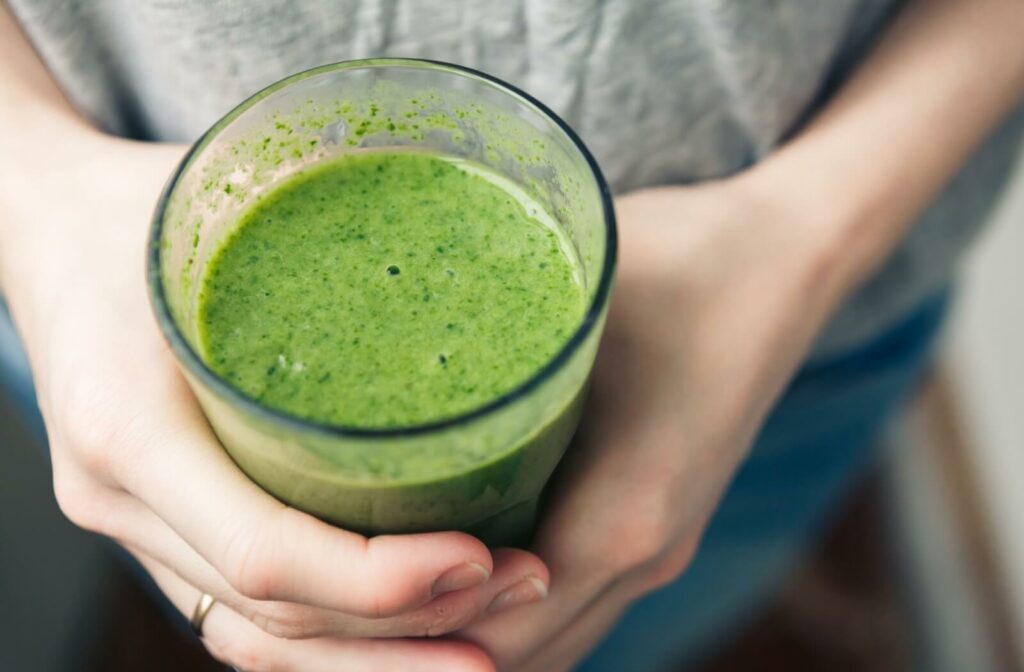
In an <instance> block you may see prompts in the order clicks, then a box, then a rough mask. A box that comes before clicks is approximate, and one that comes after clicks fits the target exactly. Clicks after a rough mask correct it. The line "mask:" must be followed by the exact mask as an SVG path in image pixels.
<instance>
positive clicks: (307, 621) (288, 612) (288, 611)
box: [250, 602, 322, 639]
mask: <svg viewBox="0 0 1024 672" xmlns="http://www.w3.org/2000/svg"><path fill="white" fill-rule="evenodd" d="M250 620H252V622H253V624H255V625H256V626H257V627H258V628H260V629H261V630H263V631H264V632H266V633H267V634H268V635H271V636H273V637H277V638H278V639H308V638H310V637H315V636H317V635H319V634H320V633H321V631H322V628H320V627H319V624H318V622H317V619H316V618H315V617H314V616H313V614H312V612H311V610H310V609H309V608H308V607H304V606H302V605H299V604H291V603H287V602H268V603H265V604H262V605H260V606H259V607H257V608H256V610H255V611H254V613H253V614H252V615H251V617H250Z"/></svg>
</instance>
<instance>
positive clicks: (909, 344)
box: [0, 292, 949, 672]
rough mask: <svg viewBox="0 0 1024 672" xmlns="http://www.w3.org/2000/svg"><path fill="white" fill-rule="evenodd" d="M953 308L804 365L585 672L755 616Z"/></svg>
mask: <svg viewBox="0 0 1024 672" xmlns="http://www.w3.org/2000/svg"><path fill="white" fill-rule="evenodd" d="M948 303H949V301H948V293H947V292H942V293H941V294H940V295H938V296H936V297H934V298H932V299H930V300H928V301H926V302H924V303H923V304H922V305H921V306H919V307H918V308H917V309H916V310H915V311H914V312H913V313H912V314H911V315H909V316H907V317H906V318H904V319H903V320H902V321H901V322H900V323H899V324H897V325H895V326H894V327H892V328H891V329H889V330H888V331H887V332H886V333H884V334H882V335H881V336H879V337H877V338H876V339H874V340H873V341H872V342H871V343H869V344H867V345H865V346H863V347H861V348H859V349H858V350H856V351H854V352H850V353H847V354H845V355H843V356H840V357H836V358H833V359H830V360H828V361H824V362H810V363H808V364H807V365H805V366H804V367H803V368H802V369H801V371H800V372H799V373H798V374H797V376H796V377H795V378H794V380H793V382H792V383H791V384H790V385H789V387H788V388H787V390H786V392H785V393H784V395H783V396H782V398H781V400H780V401H779V403H778V404H777V405H776V407H775V408H774V410H773V411H772V413H771V415H770V416H769V418H768V420H767V422H766V423H765V426H764V427H763V428H762V430H761V433H760V435H759V437H758V439H757V442H756V443H755V445H754V448H753V450H752V452H751V454H750V457H749V458H748V459H747V461H746V462H745V463H744V464H743V466H742V467H741V468H740V470H739V473H738V474H737V475H736V478H735V480H734V481H733V483H732V485H731V486H730V488H729V490H728V491H727V493H726V495H725V498H724V499H723V501H722V504H721V506H720V507H719V509H718V511H717V512H716V514H715V516H714V518H713V520H712V522H711V524H710V526H709V527H708V530H707V532H706V534H705V537H704V540H703V543H702V545H701V548H700V550H699V551H698V553H697V556H696V558H695V559H694V562H693V564H692V566H691V567H690V569H689V570H688V571H687V572H686V574H685V575H684V576H683V577H682V578H681V579H679V580H678V581H676V582H675V583H673V584H671V585H669V586H667V587H665V588H662V589H661V590H658V591H657V592H655V593H653V594H651V595H649V596H647V597H645V598H644V599H642V600H640V601H639V602H637V603H635V604H634V605H633V607H632V608H630V610H629V611H628V612H627V613H626V615H625V617H624V618H623V619H622V621H621V622H620V623H619V624H618V626H616V628H615V629H614V630H613V631H612V632H611V633H610V634H609V636H608V637H607V638H606V639H605V640H604V642H602V643H601V644H600V645H599V646H598V648H597V649H596V650H595V651H594V652H593V654H592V655H591V656H590V658H589V659H587V660H586V661H585V662H584V663H583V665H582V666H581V668H580V669H581V670H582V672H605V671H614V672H621V671H622V670H637V671H639V672H656V671H658V670H671V669H677V668H678V665H679V662H680V661H681V660H688V659H692V658H693V657H695V656H697V655H699V654H700V653H701V652H702V651H703V650H704V649H706V648H707V647H708V646H709V645H711V644H713V643H715V642H716V641H718V640H720V639H721V638H723V637H724V636H725V635H726V634H728V632H729V631H730V630H732V629H734V628H735V626H736V625H738V624H740V623H742V622H743V621H744V618H745V617H747V616H749V615H751V614H752V613H753V612H754V610H755V609H756V607H757V606H758V605H759V604H761V603H762V602H763V601H764V599H765V598H766V597H768V596H769V595H770V594H771V593H772V591H773V589H775V588H776V587H778V586H779V585H780V582H781V581H782V580H784V579H785V577H786V574H787V572H789V571H790V570H791V569H792V568H793V567H794V565H795V564H796V562H797V561H798V560H799V559H800V557H801V555H802V553H803V551H804V550H805V549H806V548H807V547H808V545H809V543H810V542H812V541H813V539H814V538H815V535H816V533H817V532H818V531H819V530H820V529H821V527H822V526H823V524H824V523H825V522H827V520H828V518H829V515H830V514H831V513H832V512H834V511H835V509H836V506H837V504H838V503H840V501H841V500H842V498H843V495H844V494H845V493H846V492H847V491H848V490H849V488H850V486H851V485H852V484H853V483H855V482H856V480H857V477H858V476H859V475H861V474H862V473H864V471H865V469H866V467H868V466H869V465H870V464H871V462H872V460H873V459H874V458H875V451H873V449H872V447H873V446H874V445H875V439H876V437H877V435H878V433H879V432H880V430H881V429H882V428H883V427H884V426H885V424H886V422H887V421H888V420H890V419H891V418H892V417H893V416H894V415H895V413H896V412H897V411H898V409H899V408H900V404H901V402H902V401H903V400H904V399H905V398H906V396H907V394H908V393H909V392H910V391H911V390H912V388H913V386H914V384H915V383H916V382H917V381H918V380H919V378H920V377H921V375H922V373H923V372H924V371H925V370H926V368H927V366H928V363H929V361H930V359H931V352H932V345H933V343H934V341H935V336H936V334H937V333H938V331H939V327H940V326H941V324H942V318H943V316H944V315H945V313H946V308H947V304H948ZM0 307H2V306H0ZM8 329H9V323H8V324H5V323H4V315H3V313H2V312H0V386H3V385H4V384H6V385H7V387H8V388H13V389H9V390H8V391H13V392H14V394H13V395H12V396H13V397H14V398H16V399H18V400H20V401H21V403H22V404H23V405H24V409H25V412H26V413H28V414H31V415H32V416H33V417H34V418H35V421H36V422H37V423H39V426H40V429H41V427H42V425H41V422H39V420H38V415H37V414H36V412H35V410H34V408H33V407H32V405H31V402H32V399H33V397H32V390H31V381H30V379H29V378H28V373H27V368H25V367H24V365H23V359H22V358H21V357H20V351H19V350H18V349H17V344H16V341H15V340H14V339H13V332H10V331H9V330H8ZM40 436H41V438H40V441H42V440H43V439H42V434H40ZM179 620H180V619H179Z"/></svg>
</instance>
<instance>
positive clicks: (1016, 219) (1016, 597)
mask: <svg viewBox="0 0 1024 672" xmlns="http://www.w3.org/2000/svg"><path fill="white" fill-rule="evenodd" d="M966 270H967V273H966V282H964V283H963V286H962V291H961V295H960V301H959V307H958V309H957V313H958V314H957V315H956V320H955V321H954V323H953V325H952V334H951V339H950V340H951V343H950V346H951V347H950V348H949V360H950V364H951V368H952V373H953V375H954V377H955V380H956V382H957V387H958V393H959V394H958V396H959V398H960V402H961V404H962V406H963V409H962V410H963V415H964V420H965V423H966V425H967V430H968V434H969V438H970V440H971V444H972V448H973V452H972V458H973V461H974V465H975V472H976V474H977V476H978V480H979V485H980V486H981V487H980V488H979V490H980V492H981V495H982V497H983V498H984V502H983V504H984V506H985V507H986V509H987V511H988V514H989V521H990V527H991V528H992V530H993V532H994V533H995V537H996V554H997V562H998V563H999V564H1000V565H1001V569H1002V570H1003V572H1004V573H1005V577H1006V585H1005V588H1006V590H1007V595H1008V596H1009V598H1010V600H1009V601H1010V603H1011V604H1010V606H1011V610H1012V612H1013V616H1014V618H1015V621H1016V623H1015V625H1016V632H1017V641H1018V644H1019V645H1022V646H1024V161H1021V163H1020V169H1019V170H1018V172H1017V177H1016V178H1015V179H1014V184H1013V187H1012V188H1011V190H1010V192H1009V193H1008V194H1007V195H1006V197H1005V199H1004V200H1003V201H1002V203H1001V204H1000V207H999V209H998V211H997V214H996V222H994V225H993V226H992V228H991V229H990V230H989V231H988V232H987V234H986V235H985V237H984V238H983V239H982V240H981V242H980V244H979V245H978V246H977V248H976V249H975V250H974V251H973V253H972V255H971V257H970V260H969V262H968V266H967V269H966ZM1022 653H1024V652H1022Z"/></svg>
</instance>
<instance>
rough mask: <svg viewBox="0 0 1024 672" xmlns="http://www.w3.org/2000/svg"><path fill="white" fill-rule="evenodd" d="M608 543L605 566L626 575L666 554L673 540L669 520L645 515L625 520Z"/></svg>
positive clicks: (607, 540) (652, 514)
mask: <svg viewBox="0 0 1024 672" xmlns="http://www.w3.org/2000/svg"><path fill="white" fill-rule="evenodd" d="M622 520H623V522H622V523H621V524H620V525H619V526H618V527H619V529H618V530H615V531H613V533H612V534H611V535H609V536H608V538H607V539H606V542H605V548H604V553H605V562H606V563H607V564H608V565H610V566H611V568H612V569H613V570H614V571H616V572H618V573H625V572H629V571H632V570H635V569H638V568H640V567H643V566H645V565H648V564H649V563H651V562H652V561H654V560H655V559H656V558H658V556H660V555H661V554H662V552H663V551H664V550H665V546H666V545H667V543H668V540H669V539H670V536H671V525H670V521H669V520H668V519H667V517H665V516H663V515H659V514H657V513H651V512H649V511H648V512H646V513H645V514H643V515H641V516H640V517H632V516H626V517H624V518H623V519H622Z"/></svg>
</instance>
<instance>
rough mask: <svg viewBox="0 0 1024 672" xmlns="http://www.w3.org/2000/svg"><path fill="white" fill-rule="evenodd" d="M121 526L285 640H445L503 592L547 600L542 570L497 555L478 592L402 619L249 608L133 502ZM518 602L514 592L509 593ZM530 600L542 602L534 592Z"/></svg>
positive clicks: (518, 556) (453, 596)
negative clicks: (524, 587) (526, 591)
mask: <svg viewBox="0 0 1024 672" xmlns="http://www.w3.org/2000/svg"><path fill="white" fill-rule="evenodd" d="M117 506H118V508H119V509H120V511H121V515H120V517H121V520H122V521H123V523H124V525H125V526H126V527H125V528H124V530H123V532H122V533H120V534H117V535H116V536H117V537H118V538H119V541H121V543H122V544H123V545H125V546H128V547H129V548H132V549H138V550H139V551H141V552H143V553H144V554H145V555H148V556H150V557H152V558H154V559H155V560H157V561H159V562H160V563H161V564H163V565H164V566H166V567H169V568H173V571H174V572H175V573H176V574H177V575H178V576H179V577H180V578H182V579H184V580H185V581H186V582H187V583H189V584H191V585H193V586H196V587H198V588H199V589H200V590H202V591H203V592H206V593H209V594H210V595H212V596H214V597H215V598H217V600H218V601H220V602H221V603H223V604H226V605H228V606H229V607H231V608H232V609H233V610H234V611H235V612H237V613H239V614H240V615H242V616H244V617H245V618H247V619H248V620H250V621H252V622H253V623H255V624H256V625H257V626H258V627H260V628H261V629H263V630H265V631H267V632H268V633H270V634H272V635H274V636H277V637H283V638H288V639H301V638H310V637H319V636H324V635H334V636H345V637H422V636H430V637H433V636H438V635H443V634H446V633H449V632H452V631H454V630H457V629H459V628H462V627H464V626H466V625H467V624H469V623H470V622H472V621H473V620H474V619H476V618H477V617H478V616H479V615H481V614H483V613H485V612H487V611H488V610H489V609H490V607H491V605H492V604H493V603H495V602H496V601H497V603H499V604H502V605H504V604H505V603H506V602H507V601H508V600H507V595H506V591H509V590H511V589H513V588H516V587H517V586H518V585H519V584H520V583H522V582H530V584H531V586H532V585H536V584H534V583H533V582H539V583H540V584H541V585H542V586H543V587H544V591H545V592H546V587H547V584H548V580H549V579H548V573H547V568H546V567H545V566H544V564H543V563H542V562H540V561H539V560H538V559H537V557H536V556H534V555H533V554H531V553H527V552H525V551H521V550H518V549H499V550H497V551H495V552H494V574H493V576H492V577H491V579H490V581H488V582H486V583H484V584H481V585H479V586H476V587H473V588H469V589H466V590H461V591H454V592H450V593H446V594H444V595H441V596H439V597H437V598H435V599H433V600H431V601H430V602H428V603H427V604H426V605H424V606H422V607H420V608H419V609H415V610H413V611H411V612H409V613H407V614H401V615H398V616H392V617H389V618H380V619H369V618H361V617H358V616H353V615H351V614H346V613H342V612H337V611H332V610H329V609H324V608H321V607H311V606H306V605H302V604H297V603H294V602H281V601H264V600H253V599H250V598H247V597H245V596H243V595H241V594H239V593H238V592H237V591H236V590H234V589H233V588H232V587H231V586H230V584H228V582H227V581H226V580H225V579H224V578H223V577H222V576H220V574H219V573H218V572H217V571H216V569H215V568H214V567H213V566H212V565H210V564H209V563H208V562H207V561H206V560H205V559H204V558H203V557H202V556H200V555H199V554H198V553H196V552H195V551H194V550H193V549H192V548H191V547H190V546H189V545H188V544H186V543H185V542H184V541H183V540H182V539H181V538H180V537H178V536H177V535H176V534H175V533H174V531H173V530H172V529H171V528H170V527H168V526H167V525H166V523H164V522H163V521H162V520H161V519H160V518H159V517H158V516H156V515H155V514H153V513H152V512H151V511H149V510H148V509H146V507H145V505H143V504H142V503H141V502H139V501H138V500H135V499H133V498H132V497H131V496H130V495H122V499H121V501H119V502H118V503H117ZM513 594H515V591H513ZM534 596H535V597H537V598H539V597H540V594H537V593H536V592H535V595H534Z"/></svg>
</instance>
